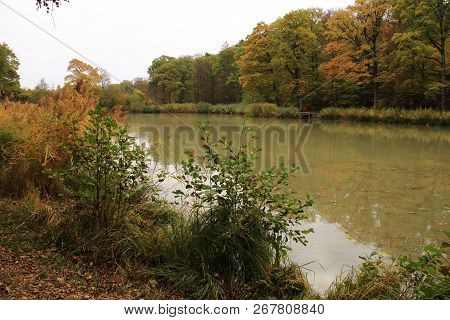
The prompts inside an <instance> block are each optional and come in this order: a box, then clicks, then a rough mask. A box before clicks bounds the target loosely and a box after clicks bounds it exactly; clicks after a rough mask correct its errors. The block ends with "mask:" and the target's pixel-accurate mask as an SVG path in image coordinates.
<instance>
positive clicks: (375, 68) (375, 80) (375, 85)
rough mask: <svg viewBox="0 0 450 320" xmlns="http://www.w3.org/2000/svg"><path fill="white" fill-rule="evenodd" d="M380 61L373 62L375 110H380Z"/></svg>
mask: <svg viewBox="0 0 450 320" xmlns="http://www.w3.org/2000/svg"><path fill="white" fill-rule="evenodd" d="M377 79H378V61H377V60H375V61H374V62H373V79H372V81H373V108H374V109H377V108H378V83H377Z"/></svg>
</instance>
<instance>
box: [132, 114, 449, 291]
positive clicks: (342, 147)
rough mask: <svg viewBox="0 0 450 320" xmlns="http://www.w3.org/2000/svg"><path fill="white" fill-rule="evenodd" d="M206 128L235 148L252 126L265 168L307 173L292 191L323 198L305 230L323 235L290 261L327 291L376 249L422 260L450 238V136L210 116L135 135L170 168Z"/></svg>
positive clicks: (144, 118)
mask: <svg viewBox="0 0 450 320" xmlns="http://www.w3.org/2000/svg"><path fill="white" fill-rule="evenodd" d="M198 122H204V123H209V124H210V126H211V130H210V131H211V134H212V136H213V137H215V138H217V137H220V136H221V135H223V134H226V135H227V136H228V137H229V138H230V139H231V140H233V141H238V139H240V131H241V127H242V125H243V124H244V122H245V125H246V126H248V127H250V128H251V129H252V131H253V132H254V133H255V135H256V137H257V144H258V145H259V146H260V147H261V150H262V151H261V157H260V159H259V163H258V164H259V166H260V167H261V168H267V167H271V166H277V165H278V164H279V163H280V162H285V163H297V164H299V165H300V166H301V170H300V171H299V173H298V174H297V175H296V176H295V177H294V178H292V179H291V180H290V182H289V183H290V187H291V188H292V189H294V190H296V191H298V193H299V194H300V195H301V196H302V197H304V196H305V195H306V194H307V193H308V194H310V195H311V196H312V197H313V198H314V199H315V204H314V206H313V208H312V209H311V210H310V212H309V213H310V216H311V218H310V221H309V222H308V223H307V224H305V228H309V227H313V228H314V229H315V233H314V234H313V235H309V237H308V239H309V244H308V246H307V247H304V246H302V245H297V244H292V247H293V250H292V252H291V253H290V259H291V260H292V261H294V262H296V263H298V264H299V265H303V266H304V268H305V272H307V273H308V277H309V279H310V281H311V283H312V284H313V286H314V287H315V289H317V290H318V291H320V292H323V291H324V290H325V289H326V288H327V287H328V286H329V285H330V283H331V282H332V281H333V280H334V279H335V277H336V275H337V274H339V273H340V272H341V271H345V270H348V268H349V266H351V265H356V264H358V263H359V262H360V259H359V256H363V255H366V254H370V253H371V252H373V251H375V250H376V251H378V252H380V253H383V254H384V255H386V256H389V255H398V254H408V255H413V256H415V255H418V254H420V253H421V252H422V248H423V247H424V246H425V245H427V244H433V243H439V242H440V241H442V240H443V239H444V235H443V231H445V230H450V223H449V215H450V129H449V128H437V127H433V128H430V127H412V126H394V125H378V124H377V125H374V124H355V123H334V122H313V123H305V122H300V121H299V120H281V119H261V118H249V119H246V118H244V117H241V116H226V115H201V114H154V115H153V114H132V115H129V116H128V118H127V124H128V127H129V130H130V133H131V134H132V135H134V136H136V137H137V140H138V142H139V143H140V144H143V143H145V144H149V145H151V146H152V147H154V148H155V149H156V150H158V152H157V154H158V159H157V161H158V162H160V163H164V164H165V165H168V167H169V168H170V167H173V166H174V165H175V164H176V163H178V162H179V161H180V159H182V158H183V156H184V153H185V151H190V152H194V153H195V152H197V153H198V152H199V151H200V149H201V146H200V141H199V139H198V131H197V130H196V128H195V126H196V124H197V123H198ZM248 136H249V135H248V134H247V135H245V138H247V137H248ZM167 188H168V189H170V188H171V186H167Z"/></svg>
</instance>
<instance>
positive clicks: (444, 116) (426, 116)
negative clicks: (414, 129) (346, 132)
mask: <svg viewBox="0 0 450 320" xmlns="http://www.w3.org/2000/svg"><path fill="white" fill-rule="evenodd" d="M320 118H321V119H323V120H347V121H358V122H378V123H396V124H411V125H435V126H448V125H450V111H446V112H440V111H437V110H434V109H417V110H403V109H394V108H387V109H367V108H325V109H323V110H322V111H321V112H320Z"/></svg>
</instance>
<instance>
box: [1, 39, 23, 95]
mask: <svg viewBox="0 0 450 320" xmlns="http://www.w3.org/2000/svg"><path fill="white" fill-rule="evenodd" d="M18 68H19V60H18V59H17V57H16V55H15V54H14V52H13V51H12V50H11V49H10V48H9V47H8V45H7V44H6V43H0V100H3V99H5V98H13V97H14V96H16V95H17V94H18V93H19V91H20V82H19V80H20V76H19V74H18V73H17V70H18Z"/></svg>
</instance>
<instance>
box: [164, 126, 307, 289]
mask: <svg viewBox="0 0 450 320" xmlns="http://www.w3.org/2000/svg"><path fill="white" fill-rule="evenodd" d="M200 130H201V132H202V141H203V151H204V154H203V155H202V156H200V157H199V158H194V157H193V156H190V157H189V158H188V159H187V160H185V161H183V163H182V168H181V170H180V172H179V175H178V176H177V178H178V179H179V180H180V181H182V182H183V183H184V184H185V190H177V191H175V192H174V193H175V195H176V197H177V198H178V199H179V200H180V201H181V202H182V203H183V204H184V207H189V208H190V210H189V211H188V212H187V213H185V214H183V215H180V217H179V218H178V220H177V221H174V222H173V223H172V226H171V228H170V229H169V230H168V231H167V239H168V240H167V247H166V248H165V249H164V252H166V256H165V262H166V263H165V264H164V265H163V267H162V268H160V269H159V272H158V275H159V276H160V277H161V278H163V279H165V280H167V281H168V282H169V283H171V284H172V286H173V287H174V288H175V289H176V290H183V291H185V292H186V291H187V292H191V289H192V285H193V283H197V287H196V291H195V292H194V293H192V292H191V294H195V297H196V298H237V297H240V296H242V294H244V293H245V292H246V289H247V288H248V287H249V285H250V284H251V283H252V282H253V281H257V280H261V279H266V278H267V276H268V272H269V270H270V269H271V268H272V267H273V266H275V267H279V266H281V265H282V263H283V259H284V257H285V256H286V254H287V252H288V250H290V247H289V240H290V239H292V240H294V241H296V242H301V243H303V244H306V243H307V241H306V238H305V235H306V234H307V233H309V232H312V230H304V231H300V230H298V228H297V226H298V225H300V223H301V221H302V220H303V219H305V218H306V216H305V215H304V208H305V207H308V206H311V204H312V200H311V199H310V198H309V197H308V199H307V201H306V202H305V203H303V202H302V201H301V200H299V199H298V198H295V197H293V195H294V194H293V193H292V192H291V191H290V190H288V189H286V187H285V185H286V182H287V179H288V178H289V176H290V175H291V174H292V173H293V172H294V171H295V170H296V168H295V167H293V168H292V169H287V168H285V167H284V166H281V168H280V169H271V170H266V171H262V172H260V171H257V169H256V154H257V150H256V149H253V148H251V146H252V145H253V143H254V141H253V138H251V139H250V144H249V145H247V144H245V143H244V142H243V140H244V134H245V132H244V130H243V132H242V137H243V138H242V139H241V141H242V142H241V144H240V145H239V146H237V147H236V148H235V147H233V145H232V144H231V143H230V142H229V141H228V140H227V139H226V138H225V137H224V138H222V139H220V140H219V141H218V142H217V143H214V142H212V141H211V140H210V136H209V134H208V132H207V128H206V127H205V126H201V127H200ZM199 286H201V288H200V289H199Z"/></svg>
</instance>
